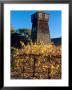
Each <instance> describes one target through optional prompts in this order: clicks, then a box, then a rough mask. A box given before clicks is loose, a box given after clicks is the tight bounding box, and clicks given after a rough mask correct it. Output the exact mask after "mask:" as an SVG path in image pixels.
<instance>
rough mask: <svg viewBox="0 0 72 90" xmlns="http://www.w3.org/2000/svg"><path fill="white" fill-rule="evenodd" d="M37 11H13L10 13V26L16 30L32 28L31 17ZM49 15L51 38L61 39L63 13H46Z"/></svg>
mask: <svg viewBox="0 0 72 90" xmlns="http://www.w3.org/2000/svg"><path fill="white" fill-rule="evenodd" d="M35 12H36V11H34V10H31V11H21V10H20V11H15V10H14V11H11V12H10V20H11V21H10V24H11V25H12V27H13V28H14V30H18V29H22V28H28V29H31V28H32V22H31V15H32V14H34V13H35ZM44 12H45V13H47V14H49V21H48V25H49V31H50V37H51V38H57V37H61V24H62V22H61V21H62V20H61V19H62V17H61V11H55V10H54V11H44Z"/></svg>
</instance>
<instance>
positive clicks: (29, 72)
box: [11, 41, 61, 79]
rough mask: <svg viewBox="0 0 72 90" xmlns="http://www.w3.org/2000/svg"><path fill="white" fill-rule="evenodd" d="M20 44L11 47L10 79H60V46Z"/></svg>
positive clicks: (51, 44)
mask: <svg viewBox="0 0 72 90" xmlns="http://www.w3.org/2000/svg"><path fill="white" fill-rule="evenodd" d="M20 43H21V46H22V48H20V49H18V48H14V47H11V79H61V46H55V45H54V44H53V43H50V44H48V45H45V44H44V43H43V42H41V43H32V42H31V43H30V44H28V45H25V44H24V43H23V42H21V41H20Z"/></svg>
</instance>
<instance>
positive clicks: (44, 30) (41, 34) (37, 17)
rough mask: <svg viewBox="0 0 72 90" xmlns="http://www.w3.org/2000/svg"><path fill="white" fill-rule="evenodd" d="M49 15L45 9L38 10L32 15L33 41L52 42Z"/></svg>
mask: <svg viewBox="0 0 72 90" xmlns="http://www.w3.org/2000/svg"><path fill="white" fill-rule="evenodd" d="M48 20H49V15H48V14H46V13H44V12H43V11H38V12H36V13H35V14H33V15H32V17H31V21H32V32H31V38H32V41H33V42H41V41H42V42H44V43H45V44H48V43H50V42H51V39H50V33H49V26H48Z"/></svg>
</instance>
